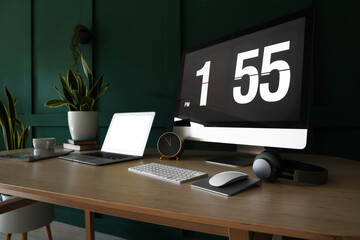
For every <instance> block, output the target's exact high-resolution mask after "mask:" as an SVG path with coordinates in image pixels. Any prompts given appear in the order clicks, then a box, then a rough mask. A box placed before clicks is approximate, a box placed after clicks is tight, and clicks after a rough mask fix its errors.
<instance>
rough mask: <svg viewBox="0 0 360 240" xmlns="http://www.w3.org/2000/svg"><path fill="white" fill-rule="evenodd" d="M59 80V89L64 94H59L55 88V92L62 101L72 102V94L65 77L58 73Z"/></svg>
mask: <svg viewBox="0 0 360 240" xmlns="http://www.w3.org/2000/svg"><path fill="white" fill-rule="evenodd" d="M59 79H60V84H61V88H62V90H63V93H64V94H61V92H60V91H59V90H58V89H57V88H56V87H55V90H56V91H57V92H58V93H59V95H60V97H61V98H62V99H64V100H65V99H67V100H68V101H69V102H72V101H71V100H72V92H71V89H70V87H69V84H68V81H67V80H66V78H65V76H64V75H62V74H61V73H59ZM63 97H64V98H63Z"/></svg>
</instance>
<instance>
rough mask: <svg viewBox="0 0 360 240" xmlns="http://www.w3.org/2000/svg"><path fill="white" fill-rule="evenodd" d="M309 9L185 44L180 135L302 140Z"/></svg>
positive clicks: (283, 143) (255, 141) (301, 144)
mask: <svg viewBox="0 0 360 240" xmlns="http://www.w3.org/2000/svg"><path fill="white" fill-rule="evenodd" d="M313 16H314V12H313V10H312V9H306V10H303V11H301V12H297V13H294V14H291V15H289V16H285V17H282V18H279V19H276V20H273V21H271V22H267V23H265V24H262V25H260V26H256V27H253V28H251V29H247V30H244V31H241V32H238V33H235V34H232V35H230V36H227V37H224V38H221V39H218V40H216V41H212V42H210V43H206V44H204V45H201V46H199V47H195V48H193V49H189V50H186V51H184V53H183V59H182V74H181V80H180V86H179V92H178V99H177V109H176V113H175V117H176V118H178V119H180V120H185V121H186V120H187V121H189V122H191V126H177V125H179V124H175V125H174V131H175V132H176V133H178V134H179V135H180V136H182V137H183V138H184V139H185V140H195V141H204V142H218V143H229V144H240V145H250V146H262V147H276V148H287V149H303V148H305V146H306V142H307V131H308V130H307V128H308V114H309V95H310V94H309V85H310V79H311V67H312V45H313V44H312V43H313ZM180 125H181V124H180ZM240 161H241V159H240ZM234 164H237V165H244V164H249V162H248V163H241V162H239V163H234Z"/></svg>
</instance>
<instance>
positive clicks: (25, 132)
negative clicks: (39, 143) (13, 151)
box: [18, 126, 31, 148]
mask: <svg viewBox="0 0 360 240" xmlns="http://www.w3.org/2000/svg"><path fill="white" fill-rule="evenodd" d="M30 130H31V127H30V126H27V127H26V128H23V131H22V133H21V135H20V138H19V142H18V148H25V147H26V142H27V141H28V139H29V137H30Z"/></svg>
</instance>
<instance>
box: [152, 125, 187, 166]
mask: <svg viewBox="0 0 360 240" xmlns="http://www.w3.org/2000/svg"><path fill="white" fill-rule="evenodd" d="M157 149H158V151H159V153H160V154H161V157H160V159H164V158H169V159H171V158H176V160H179V157H180V156H181V154H182V153H183V151H184V140H183V139H182V137H180V136H179V135H178V134H176V133H174V132H166V133H164V134H162V135H161V136H160V137H159V139H158V142H157Z"/></svg>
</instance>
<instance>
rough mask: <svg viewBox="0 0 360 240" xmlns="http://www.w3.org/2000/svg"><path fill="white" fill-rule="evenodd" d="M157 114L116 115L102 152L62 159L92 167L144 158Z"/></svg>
mask: <svg viewBox="0 0 360 240" xmlns="http://www.w3.org/2000/svg"><path fill="white" fill-rule="evenodd" d="M154 117H155V112H136V113H115V114H114V116H113V118H112V120H111V123H110V126H109V129H108V131H107V133H106V136H105V140H104V144H103V146H102V147H101V151H98V152H90V153H83V154H70V155H67V156H62V157H60V158H61V159H64V160H70V161H75V162H80V163H86V164H91V165H105V164H111V163H117V162H123V161H129V160H133V159H139V158H141V157H142V156H143V154H144V151H145V147H146V143H147V140H148V138H149V134H150V130H151V127H152V123H153V121H154Z"/></svg>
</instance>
